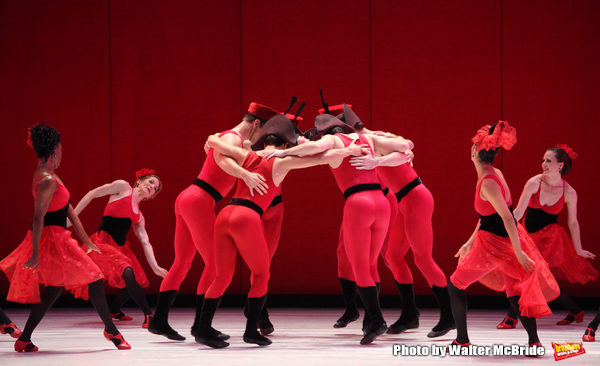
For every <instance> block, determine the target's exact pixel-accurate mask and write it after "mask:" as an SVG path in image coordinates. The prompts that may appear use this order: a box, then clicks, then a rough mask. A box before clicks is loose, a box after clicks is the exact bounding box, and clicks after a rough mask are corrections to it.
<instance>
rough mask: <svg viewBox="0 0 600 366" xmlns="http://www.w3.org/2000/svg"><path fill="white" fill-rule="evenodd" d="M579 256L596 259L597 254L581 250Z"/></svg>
mask: <svg viewBox="0 0 600 366" xmlns="http://www.w3.org/2000/svg"><path fill="white" fill-rule="evenodd" d="M577 254H578V255H579V256H581V257H583V258H587V259H594V258H596V254H594V253H592V252H588V251H587V250H583V249H581V252H577Z"/></svg>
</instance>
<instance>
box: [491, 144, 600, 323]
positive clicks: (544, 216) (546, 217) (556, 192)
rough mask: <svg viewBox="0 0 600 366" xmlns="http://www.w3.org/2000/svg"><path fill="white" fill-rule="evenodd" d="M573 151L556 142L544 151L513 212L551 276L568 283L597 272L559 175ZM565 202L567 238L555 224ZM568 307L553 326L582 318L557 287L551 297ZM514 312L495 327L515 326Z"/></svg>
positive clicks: (584, 279)
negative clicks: (539, 166)
mask: <svg viewBox="0 0 600 366" xmlns="http://www.w3.org/2000/svg"><path fill="white" fill-rule="evenodd" d="M575 158H577V154H576V153H575V152H574V151H573V149H571V148H569V147H568V146H567V145H557V146H556V147H551V148H549V149H548V150H546V152H545V154H544V159H543V161H542V170H543V173H542V174H538V175H536V176H534V177H533V178H531V179H529V180H528V181H527V183H526V184H525V188H523V193H522V194H521V198H519V204H518V205H517V208H516V209H515V211H514V216H515V220H517V221H520V220H521V218H522V217H523V214H525V212H527V215H526V217H525V229H526V230H527V232H529V236H530V237H531V239H532V240H533V242H534V243H535V245H536V246H537V248H538V249H539V251H540V253H541V254H542V256H543V257H544V260H545V261H546V262H547V263H548V265H549V266H550V270H551V271H552V273H553V274H554V276H556V277H559V278H563V279H566V280H568V281H569V282H571V283H576V282H579V283H582V284H585V283H586V282H587V281H589V280H593V281H595V280H596V279H597V278H598V271H596V270H595V269H594V268H593V267H592V265H591V264H590V263H589V262H588V261H587V260H586V258H589V259H593V258H594V257H595V255H594V254H592V253H590V252H588V251H587V250H583V248H582V246H581V237H580V234H579V222H578V221H577V193H576V192H575V190H574V189H573V187H571V185H570V184H569V183H567V182H566V181H565V180H564V179H563V178H562V176H563V175H566V174H568V173H569V172H570V171H571V162H572V160H574V159H575ZM565 204H566V206H567V213H568V217H569V220H568V223H569V231H570V232H571V237H572V238H573V239H571V238H569V236H568V235H567V233H566V232H565V230H564V229H563V228H562V226H560V225H559V224H558V223H557V218H558V214H559V213H560V211H561V210H562V208H563V206H564V205H565ZM554 301H556V302H557V303H559V304H561V305H562V306H564V307H565V308H566V309H568V310H569V314H568V315H567V316H566V317H565V318H564V319H563V320H560V321H559V322H557V323H556V324H557V325H569V324H571V323H572V322H574V321H576V322H577V323H581V322H582V321H583V317H584V312H583V309H581V307H579V305H577V304H576V303H575V301H573V299H572V298H571V296H569V294H568V293H567V292H566V291H565V290H564V289H563V288H562V287H561V288H560V295H559V296H558V297H557V298H556V299H554ZM517 323H518V320H517V311H516V309H514V308H512V307H510V308H509V310H508V314H507V315H506V317H505V318H504V320H503V321H502V322H501V323H500V324H498V326H497V328H498V329H511V328H514V327H516V326H517Z"/></svg>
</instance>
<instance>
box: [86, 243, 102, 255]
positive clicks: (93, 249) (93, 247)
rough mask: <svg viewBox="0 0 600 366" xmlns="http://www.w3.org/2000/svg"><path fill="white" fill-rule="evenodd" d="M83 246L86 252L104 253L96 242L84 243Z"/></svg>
mask: <svg viewBox="0 0 600 366" xmlns="http://www.w3.org/2000/svg"><path fill="white" fill-rule="evenodd" d="M83 246H84V247H85V254H90V253H91V252H98V253H102V252H101V251H100V248H98V246H97V245H96V244H94V243H88V244H83Z"/></svg>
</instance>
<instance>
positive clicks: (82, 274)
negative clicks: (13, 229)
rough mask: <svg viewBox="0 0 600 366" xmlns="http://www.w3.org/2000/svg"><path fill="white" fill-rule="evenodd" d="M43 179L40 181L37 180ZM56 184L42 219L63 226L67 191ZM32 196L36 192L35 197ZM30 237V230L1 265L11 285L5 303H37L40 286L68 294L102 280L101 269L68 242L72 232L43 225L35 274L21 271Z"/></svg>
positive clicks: (28, 254) (27, 254)
mask: <svg viewBox="0 0 600 366" xmlns="http://www.w3.org/2000/svg"><path fill="white" fill-rule="evenodd" d="M46 176H47V175H46ZM46 176H43V177H41V178H40V180H41V179H42V178H44V177H46ZM38 182H39V181H38ZM56 182H57V183H58V187H57V189H56V191H55V192H54V195H53V196H52V201H51V202H50V205H49V206H48V211H47V213H46V217H45V219H46V218H47V217H50V216H53V215H54V216H57V215H58V216H63V217H62V220H63V221H64V223H65V224H66V215H67V212H68V209H69V191H68V190H67V188H66V187H65V186H64V185H62V184H61V183H60V182H59V181H58V179H56ZM36 185H37V183H36ZM35 195H36V192H34V197H35ZM32 234H33V232H32V231H31V230H29V232H28V233H27V236H26V237H25V240H23V242H21V244H20V245H19V246H18V247H17V248H16V249H15V250H14V251H13V252H12V253H11V254H9V255H8V256H7V257H6V258H4V259H3V260H2V261H0V269H2V270H3V271H4V272H5V273H6V275H7V276H8V279H9V280H10V282H11V283H10V288H9V290H8V295H7V297H6V299H7V300H9V301H15V302H20V303H26V302H32V303H33V302H39V301H40V290H39V284H40V283H42V284H44V285H47V286H55V287H65V288H66V289H67V290H71V289H73V288H76V287H80V286H84V285H87V284H89V283H92V282H95V281H97V280H99V279H101V278H103V276H102V272H101V271H100V269H99V268H98V267H97V266H96V265H95V264H94V262H93V261H92V260H91V259H90V258H89V257H88V256H87V255H86V254H85V253H84V252H83V251H82V250H81V248H80V247H79V244H77V241H76V240H75V239H73V238H71V232H70V231H68V230H66V228H65V227H62V226H57V225H47V226H46V225H45V226H44V229H43V230H42V236H41V239H40V257H39V264H38V267H37V269H36V271H35V272H34V271H33V270H31V269H24V268H23V266H22V264H23V263H25V262H27V260H29V258H30V257H31V254H32Z"/></svg>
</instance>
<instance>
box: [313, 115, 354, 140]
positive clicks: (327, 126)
mask: <svg viewBox="0 0 600 366" xmlns="http://www.w3.org/2000/svg"><path fill="white" fill-rule="evenodd" d="M315 127H316V128H317V135H319V136H323V135H324V134H326V133H327V132H329V130H331V129H333V128H334V127H340V128H341V129H342V130H343V131H344V133H354V132H355V131H354V128H352V127H350V125H347V124H345V123H344V122H342V121H341V120H339V119H338V118H337V117H335V116H332V115H331V114H327V113H325V114H320V115H318V116H317V117H316V118H315Z"/></svg>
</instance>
